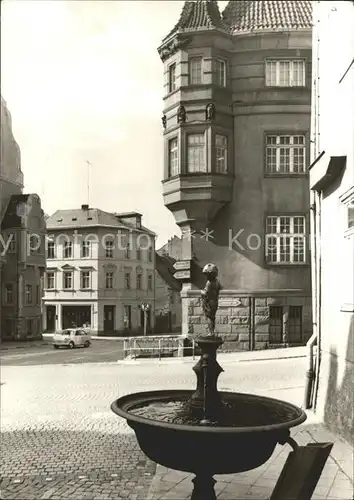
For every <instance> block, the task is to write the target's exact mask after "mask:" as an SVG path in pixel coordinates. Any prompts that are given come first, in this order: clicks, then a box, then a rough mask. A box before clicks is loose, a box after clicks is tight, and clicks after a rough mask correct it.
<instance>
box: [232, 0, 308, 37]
mask: <svg viewBox="0 0 354 500" xmlns="http://www.w3.org/2000/svg"><path fill="white" fill-rule="evenodd" d="M223 19H224V21H225V22H226V23H227V24H228V25H229V26H230V28H231V32H232V33H234V34H237V33H242V32H248V31H255V30H265V29H266V30H268V29H281V28H283V29H299V28H311V26H312V2H311V0H304V1H301V0H284V1H270V0H236V1H235V0H234V1H230V2H229V3H228V5H227V6H226V8H225V10H224V12H223Z"/></svg>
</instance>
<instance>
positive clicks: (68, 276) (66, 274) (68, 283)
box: [63, 271, 73, 290]
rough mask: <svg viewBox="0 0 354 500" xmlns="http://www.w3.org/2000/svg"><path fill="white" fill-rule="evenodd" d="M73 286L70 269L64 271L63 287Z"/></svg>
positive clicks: (66, 288)
mask: <svg viewBox="0 0 354 500" xmlns="http://www.w3.org/2000/svg"><path fill="white" fill-rule="evenodd" d="M72 287H73V273H72V271H64V273H63V288H64V289H65V290H69V289H71V288H72Z"/></svg>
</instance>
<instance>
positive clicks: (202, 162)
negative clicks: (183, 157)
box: [186, 132, 207, 173]
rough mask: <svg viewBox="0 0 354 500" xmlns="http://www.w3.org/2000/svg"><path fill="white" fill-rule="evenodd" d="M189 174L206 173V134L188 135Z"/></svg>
mask: <svg viewBox="0 0 354 500" xmlns="http://www.w3.org/2000/svg"><path fill="white" fill-rule="evenodd" d="M186 143H187V172H188V173H198V172H202V173H206V172H207V159H206V141H205V133H204V132H203V133H199V134H188V135H187V141H186Z"/></svg>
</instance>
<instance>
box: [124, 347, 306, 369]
mask: <svg viewBox="0 0 354 500" xmlns="http://www.w3.org/2000/svg"><path fill="white" fill-rule="evenodd" d="M306 355H307V348H306V347H305V346H301V347H282V348H279V349H264V350H262V351H238V352H227V353H226V352H225V353H222V352H221V353H218V361H219V363H220V364H221V365H223V364H225V363H226V364H227V363H242V362H246V361H270V360H278V359H290V358H305V357H306ZM198 359H199V356H195V358H194V359H193V356H188V357H181V358H178V357H175V358H162V359H158V358H137V359H124V360H120V361H117V363H119V364H129V365H139V364H149V363H150V364H151V363H153V364H170V363H195V362H196V361H197V360H198Z"/></svg>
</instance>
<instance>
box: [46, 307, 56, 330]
mask: <svg viewBox="0 0 354 500" xmlns="http://www.w3.org/2000/svg"><path fill="white" fill-rule="evenodd" d="M46 310H47V332H54V331H55V312H56V311H55V306H47V307H46Z"/></svg>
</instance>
